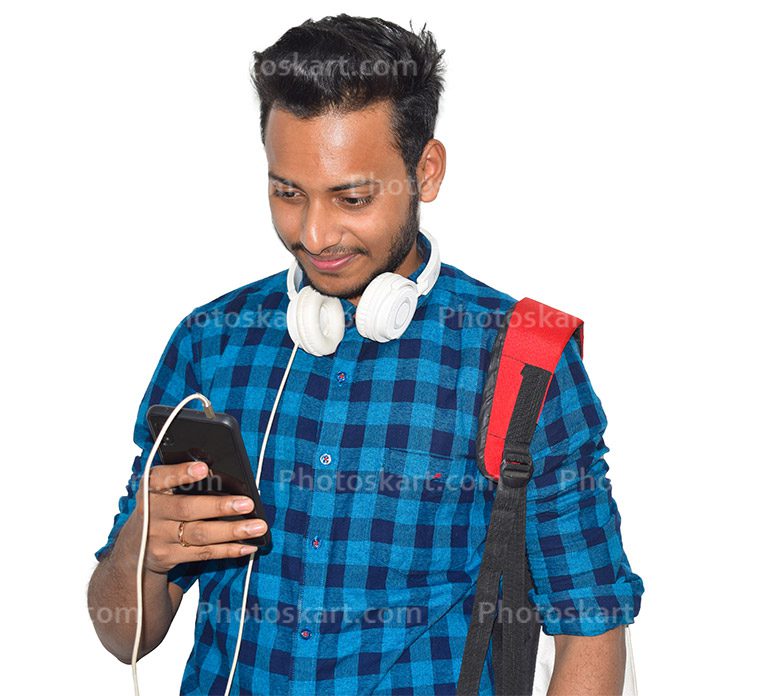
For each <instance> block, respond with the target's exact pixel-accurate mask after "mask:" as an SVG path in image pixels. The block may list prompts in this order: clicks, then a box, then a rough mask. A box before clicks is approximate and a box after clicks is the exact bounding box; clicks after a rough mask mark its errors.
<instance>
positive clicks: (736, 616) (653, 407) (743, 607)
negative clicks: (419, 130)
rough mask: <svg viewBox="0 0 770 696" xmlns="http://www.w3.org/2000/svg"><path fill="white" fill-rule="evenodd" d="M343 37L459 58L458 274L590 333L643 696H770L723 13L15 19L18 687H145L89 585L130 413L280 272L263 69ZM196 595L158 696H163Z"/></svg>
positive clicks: (740, 188)
mask: <svg viewBox="0 0 770 696" xmlns="http://www.w3.org/2000/svg"><path fill="white" fill-rule="evenodd" d="M340 11H347V12H349V13H351V14H360V15H380V16H383V17H385V18H387V19H391V20H394V21H397V22H399V23H402V24H407V23H408V21H409V20H410V19H411V20H412V21H413V23H414V26H415V27H420V26H422V24H423V22H427V24H428V28H429V29H431V30H432V31H433V32H434V34H435V36H436V39H437V41H438V43H439V46H440V47H442V48H444V49H445V50H446V54H445V55H446V63H447V84H446V93H445V96H444V98H443V101H442V106H441V113H440V117H439V122H438V126H437V130H436V136H437V137H438V138H440V139H441V140H442V141H443V142H444V143H445V145H446V147H447V152H448V170H447V175H446V179H445V181H444V185H443V187H442V190H441V194H440V196H439V198H438V199H437V200H436V201H435V202H434V203H432V204H430V205H427V206H425V205H424V206H423V207H422V221H423V223H424V226H425V228H426V229H428V230H429V231H431V232H432V233H433V234H434V235H435V236H436V237H437V238H438V239H439V240H440V244H441V252H442V258H443V260H444V261H446V262H447V263H450V264H453V265H456V266H458V267H460V268H462V269H463V270H464V271H466V272H467V273H469V274H470V275H472V276H475V277H477V278H479V279H481V280H483V281H484V282H486V283H488V284H490V285H492V286H493V287H497V288H500V289H502V290H504V291H505V292H508V293H509V294H511V295H512V296H513V297H515V298H521V297H524V296H529V297H533V298H536V299H539V300H540V301H543V302H545V303H547V304H550V305H552V306H555V307H558V308H560V309H563V310H565V311H568V312H570V313H572V314H575V315H577V316H579V317H581V318H582V319H583V320H584V321H585V364H586V367H587V369H588V372H589V375H590V376H591V379H592V382H593V384H594V388H595V389H596V391H597V393H598V395H599V396H600V398H601V400H602V404H603V406H604V408H605V411H606V413H607V415H608V419H609V427H608V429H607V432H606V435H605V440H606V443H607V445H608V446H609V447H610V452H609V453H608V455H607V461H608V463H609V465H610V478H611V480H612V484H613V494H614V496H615V498H616V500H617V502H618V506H619V510H620V512H621V515H622V529H621V531H622V535H623V541H624V545H625V549H626V552H627V554H628V557H629V560H630V562H631V565H632V568H633V569H634V571H635V572H637V573H639V574H640V575H641V576H642V578H643V580H644V583H645V587H646V592H645V594H644V596H643V598H642V609H641V613H640V615H639V616H638V617H637V620H636V623H635V624H634V626H633V629H632V634H633V638H634V648H635V658H636V667H637V672H638V682H639V687H640V691H641V693H644V694H664V693H665V694H669V693H671V694H674V693H698V694H712V693H713V694H717V693H728V692H729V693H755V692H759V691H760V689H761V688H762V687H764V689H766V688H767V686H766V683H765V682H766V680H765V678H764V670H763V669H762V667H763V661H764V659H765V656H764V651H763V650H762V649H761V647H762V645H761V641H762V640H764V637H765V636H764V633H765V632H764V630H763V628H764V626H765V625H766V617H765V615H766V607H767V589H766V588H767V572H766V568H767V564H766V553H767V541H766V538H765V537H766V531H767V527H766V526H765V525H764V512H765V509H766V505H767V489H768V477H767V466H768V454H767V450H766V444H767V430H766V428H765V419H766V416H767V409H766V408H765V406H766V403H767V401H766V400H767V389H768V378H767V373H768V367H767V360H766V358H765V347H766V340H765V339H766V336H767V331H766V328H765V319H764V318H763V317H765V316H766V315H767V300H768V292H767V283H766V278H765V271H766V266H767V252H766V244H765V241H766V237H767V235H768V232H769V231H770V224H769V223H770V220H769V217H770V215H769V214H768V191H769V184H770V165H769V164H768V162H770V138H769V136H768V124H770V101H769V99H768V67H769V66H770V49H769V48H768V45H769V44H768V40H767V39H768V35H769V34H770V26H769V24H770V22H769V21H768V10H767V5H766V4H765V3H759V2H755V3H751V2H739V1H736V0H733V1H731V2H704V1H700V2H678V1H675V0H667V1H666V2H659V1H648V2H644V3H641V2H640V3H633V4H632V3H626V2H581V3H566V2H540V3H509V4H508V5H502V4H500V3H494V4H493V3H484V2H474V3H473V4H472V5H469V4H463V5H455V6H452V5H450V4H448V3H445V2H442V3H439V2H422V3H419V4H417V3H414V2H394V1H390V2H387V3H386V2H364V1H359V2H356V3H344V2H317V1H316V2H312V3H310V2H293V3H281V4H280V5H279V4H274V3H258V2H256V1H253V2H237V1H235V0H229V1H228V2H226V3H215V2H213V1H212V2H206V3H203V2H193V1H190V0H186V1H185V2H176V1H174V2H171V1H166V2H154V3H149V2H138V1H136V0H134V1H133V2H130V3H128V2H126V3H117V2H113V3H104V2H72V1H70V2H66V3H53V2H47V3H43V2H27V3H23V4H22V3H17V4H16V5H15V6H13V7H11V8H10V9H9V8H8V6H5V9H4V10H3V11H2V16H1V17H0V27H1V28H0V58H1V59H2V68H1V69H2V83H1V85H2V86H1V87H0V89H1V90H2V91H1V92H0V96H2V101H3V105H2V111H1V112H0V118H2V129H0V131H1V132H0V138H1V139H2V143H1V144H2V154H1V155H0V159H1V160H2V164H1V166H2V174H1V176H2V197H3V204H2V218H3V219H2V230H3V255H2V258H3V272H2V290H3V298H4V301H5V307H6V310H5V313H4V322H3V340H2V351H3V356H2V358H3V366H4V374H5V378H4V380H3V381H4V384H5V386H6V389H5V392H4V396H5V398H4V399H3V401H2V418H3V424H4V438H3V445H4V447H3V449H4V453H3V454H4V456H3V460H4V461H3V465H4V467H5V468H6V470H7V471H8V472H9V474H11V472H12V475H7V477H6V479H5V481H4V485H3V486H2V505H1V506H0V509H2V515H3V529H4V532H5V540H6V542H10V543H6V545H5V558H4V571H3V573H2V577H3V588H4V589H3V595H2V596H3V598H4V600H5V601H8V602H9V604H8V605H7V608H6V610H5V611H4V612H3V614H4V619H5V634H6V637H7V638H9V639H10V640H11V646H12V647H11V650H12V652H11V653H9V652H7V651H6V653H5V655H6V660H5V664H6V667H5V669H6V670H10V671H11V673H10V674H7V673H6V674H4V675H3V681H4V683H5V684H9V683H12V681H11V680H16V679H18V680H19V681H18V683H19V686H18V687H17V688H16V691H19V692H22V691H23V692H25V693H39V694H43V693H53V692H57V693H58V692H60V691H61V690H68V688H69V687H73V688H75V689H76V690H77V691H79V693H82V694H101V693H111V694H129V693H131V692H132V691H131V671H130V667H128V666H126V665H123V664H120V663H119V662H118V661H117V660H115V658H113V657H112V656H111V655H109V654H108V653H107V652H106V651H105V650H104V649H103V648H102V646H101V644H100V643H99V641H98V639H97V637H96V634H95V632H94V630H93V628H92V626H91V623H90V620H89V616H88V612H87V609H86V586H87V582H88V579H89V577H90V574H91V571H92V570H93V568H94V566H95V563H96V561H95V559H94V557H93V553H94V551H95V550H96V549H98V548H99V547H100V546H101V545H102V544H103V543H104V542H105V541H106V537H107V533H108V532H109V530H110V528H111V525H112V518H113V515H114V514H115V513H116V512H117V500H118V497H119V496H120V495H121V494H122V493H123V491H124V486H125V484H126V481H127V480H128V477H129V474H130V466H131V462H132V460H133V457H134V454H135V452H136V447H135V446H134V444H133V442H132V432H133V425H134V419H135V417H136V411H137V408H138V406H139V402H140V399H141V396H142V394H143V392H144V389H145V387H146V384H147V381H148V380H149V378H150V376H151V374H152V371H153V369H154V367H155V365H156V362H157V360H158V358H159V356H160V352H161V350H162V348H163V346H164V345H165V342H166V341H167V339H168V337H169V335H170V333H171V330H172V329H173V327H174V326H175V324H176V322H178V321H179V320H180V319H181V318H182V317H183V316H184V315H185V314H187V313H188V312H189V311H190V310H192V309H193V308H194V307H196V306H198V305H200V304H203V303H205V302H207V301H208V300H210V299H212V298H214V297H217V296H219V295H221V294H223V293H225V292H227V291H228V290H230V289H233V288H235V287H238V286H240V285H243V284H245V283H248V282H251V281H252V280H256V279H258V278H261V277H264V276H266V275H269V274H272V273H275V272H277V271H279V270H282V269H283V268H285V267H286V266H287V265H288V263H289V260H290V257H289V255H288V253H287V252H286V251H285V250H284V249H283V247H281V246H280V244H279V242H278V240H277V238H276V237H275V233H274V231H273V229H272V226H271V224H270V217H269V211H268V205H267V196H266V167H265V159H264V152H263V149H262V146H261V143H260V141H259V129H258V107H257V102H256V99H255V97H254V96H253V94H252V90H251V86H250V83H249V76H248V68H249V62H250V59H251V52H252V51H253V50H255V49H263V48H265V47H266V46H267V45H269V44H271V43H273V42H274V41H275V40H276V39H277V38H278V37H279V36H280V34H281V33H283V32H284V31H285V30H286V29H288V28H289V27H291V26H294V25H295V24H297V23H299V22H301V21H303V20H305V19H307V18H309V17H313V18H320V17H321V16H323V15H326V14H336V13H338V12H340ZM196 593H197V590H196V589H193V590H191V591H190V592H189V593H188V595H187V597H186V599H185V602H184V603H183V605H182V608H181V610H180V614H179V615H178V617H177V620H176V621H175V623H174V625H173V626H172V628H171V631H170V633H169V635H168V636H167V638H166V640H165V642H164V643H163V644H162V645H161V646H160V647H159V648H158V649H157V650H156V651H155V652H153V653H152V654H150V655H149V656H148V657H147V658H145V659H143V660H142V661H141V662H140V664H139V673H140V679H141V683H142V685H143V693H144V694H145V695H146V694H171V693H178V688H179V683H180V679H181V675H182V672H183V668H184V663H185V660H186V658H187V655H188V653H189V650H190V647H191V644H192V629H193V619H194V604H195V599H194V598H195V597H196V596H197V595H196ZM22 684H24V685H25V686H23V687H22V686H21V685H22ZM27 685H28V686H27Z"/></svg>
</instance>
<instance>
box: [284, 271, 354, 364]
mask: <svg viewBox="0 0 770 696" xmlns="http://www.w3.org/2000/svg"><path fill="white" fill-rule="evenodd" d="M286 325H287V328H288V329H289V335H290V336H291V339H292V340H293V341H294V343H296V344H297V345H298V346H299V347H300V348H302V350H304V351H305V352H307V353H311V354H312V355H331V354H332V353H333V352H334V351H335V350H337V346H339V344H340V341H342V337H343V336H344V334H345V311H344V310H343V309H342V303H341V302H340V301H339V298H337V297H329V296H327V295H322V294H321V293H320V292H317V291H316V290H314V289H313V288H312V287H310V286H309V285H306V286H305V287H304V288H302V290H300V291H299V292H298V293H297V296H296V297H295V298H293V299H292V300H291V301H290V302H289V309H288V311H287V312H286Z"/></svg>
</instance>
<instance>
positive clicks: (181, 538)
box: [176, 520, 190, 547]
mask: <svg viewBox="0 0 770 696" xmlns="http://www.w3.org/2000/svg"><path fill="white" fill-rule="evenodd" d="M184 522H185V521H184V520H182V521H181V522H180V523H179V531H178V532H177V535H176V536H177V538H178V539H179V543H180V544H181V545H182V546H185V547H187V546H190V544H188V543H187V542H186V541H185V540H184Z"/></svg>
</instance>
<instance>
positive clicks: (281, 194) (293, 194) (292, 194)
mask: <svg viewBox="0 0 770 696" xmlns="http://www.w3.org/2000/svg"><path fill="white" fill-rule="evenodd" d="M273 195H274V196H276V197H277V198H284V199H286V200H289V201H291V200H294V199H295V198H298V197H299V192H298V191H282V190H281V189H277V188H276V189H273Z"/></svg>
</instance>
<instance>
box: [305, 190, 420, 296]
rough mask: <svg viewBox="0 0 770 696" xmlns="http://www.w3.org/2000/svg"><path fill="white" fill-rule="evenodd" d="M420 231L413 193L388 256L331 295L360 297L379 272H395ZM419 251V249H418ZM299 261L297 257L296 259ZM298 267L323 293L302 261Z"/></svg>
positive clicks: (418, 215)
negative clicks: (369, 270)
mask: <svg viewBox="0 0 770 696" xmlns="http://www.w3.org/2000/svg"><path fill="white" fill-rule="evenodd" d="M419 233H420V209H419V196H418V195H417V194H413V195H412V196H411V197H410V199H409V210H408V212H407V216H406V220H405V221H404V223H403V224H402V225H401V227H400V228H399V230H398V233H397V234H396V235H395V237H394V238H393V241H392V243H391V245H390V250H389V251H388V256H387V258H386V259H385V261H384V262H383V263H382V265H381V266H380V267H379V268H377V269H376V270H374V271H373V272H372V273H370V274H369V276H368V277H367V278H366V279H365V280H364V281H363V282H361V283H358V284H357V285H355V286H353V287H351V288H348V289H347V290H343V291H341V292H336V293H335V294H334V295H333V297H340V298H343V299H345V300H350V299H353V298H356V297H360V296H361V295H363V293H364V290H366V288H367V286H368V285H369V283H371V282H372V280H374V279H375V278H376V277H377V276H378V275H380V274H381V273H395V271H396V269H397V268H398V267H399V266H400V265H401V264H402V263H403V261H404V259H405V258H406V257H407V255H408V254H409V251H410V250H411V249H412V247H413V246H414V243H415V241H416V240H417V237H418V235H419ZM418 252H419V249H418ZM297 261H298V262H299V259H297ZM300 267H302V273H303V274H304V276H305V279H306V281H307V284H308V285H309V286H310V287H312V288H313V290H315V291H316V292H320V293H321V294H322V295H325V294H327V293H325V292H324V291H323V290H321V289H320V288H319V287H317V286H316V285H315V284H314V283H313V281H312V279H311V277H310V275H309V274H308V273H307V271H306V270H305V268H304V267H303V266H302V263H301V262H300Z"/></svg>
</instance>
